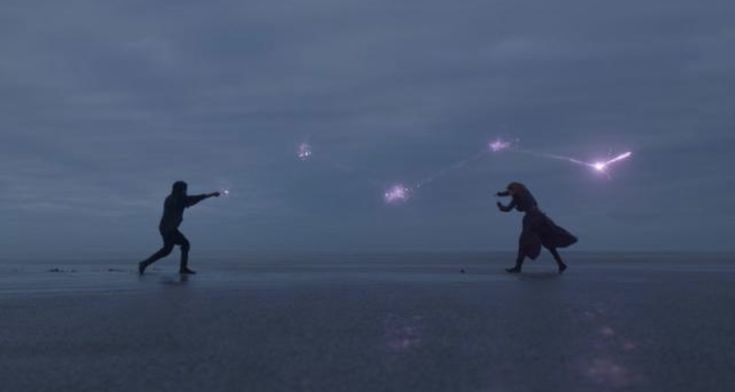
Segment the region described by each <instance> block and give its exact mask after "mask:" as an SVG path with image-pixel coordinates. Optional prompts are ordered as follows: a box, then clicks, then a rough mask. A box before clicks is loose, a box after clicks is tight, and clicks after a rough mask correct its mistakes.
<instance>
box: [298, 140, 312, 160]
mask: <svg viewBox="0 0 735 392" xmlns="http://www.w3.org/2000/svg"><path fill="white" fill-rule="evenodd" d="M297 155H298V157H299V159H301V160H302V161H306V160H308V159H309V158H310V157H311V146H310V145H309V144H308V143H305V142H304V143H301V144H300V145H299V150H298V152H297Z"/></svg>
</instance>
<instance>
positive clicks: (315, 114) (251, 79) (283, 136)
mask: <svg viewBox="0 0 735 392" xmlns="http://www.w3.org/2000/svg"><path fill="white" fill-rule="evenodd" d="M733 20H735V2H733V1H725V0H721V1H703V2H695V1H679V0H636V1H628V0H623V1H596V0H579V1H567V0H563V1H542V0H536V1H525V0H502V1H487V0H482V1H480V0H477V1H475V0H469V1H460V2H452V1H435V0H422V1H404V2H401V1H398V2H397V1H388V0H375V1H364V0H363V1H353V0H339V1H338V0H314V1H302V0H298V1H297V0H286V1H265V0H254V1H247V2H243V1H217V0H215V1H206V2H202V1H155V2H152V1H136V0H133V1H124V2H100V1H91V0H70V1H51V0H49V1H34V0H25V1H16V0H8V1H3V2H2V4H0V217H1V223H0V257H15V256H21V255H22V256H29V255H30V256H33V255H38V256H44V257H47V256H64V257H74V256H75V255H80V254H108V253H110V252H111V253H113V254H126V255H139V256H140V257H141V258H142V257H144V256H146V255H147V254H148V253H150V252H152V251H154V250H155V248H156V247H157V246H158V245H159V243H160V239H159V237H158V233H157V229H156V226H157V223H158V219H159V217H160V213H161V205H162V202H163V198H164V197H165V196H166V195H167V194H168V192H169V190H170V186H171V183H172V182H173V181H175V180H180V179H181V180H186V181H188V182H189V185H190V186H189V190H190V193H198V192H210V191H215V190H219V189H224V188H228V189H230V190H231V195H230V196H229V197H227V198H220V199H214V200H207V201H205V202H203V203H202V204H201V205H198V206H196V207H194V208H192V209H191V210H189V211H187V214H186V217H185V222H184V225H183V226H182V231H184V232H185V233H186V234H187V235H188V236H189V238H190V239H191V241H192V245H193V248H192V249H193V252H194V253H193V254H194V255H197V256H203V255H205V254H206V252H209V251H211V252H214V251H227V252H232V253H234V254H236V253H238V252H246V251H253V250H257V251H268V250H278V251H299V250H330V251H331V250H334V251H341V250H389V251H390V250H402V249H418V250H448V249H487V250H510V249H513V248H514V247H515V245H516V241H517V234H518V230H519V222H520V219H521V215H520V214H518V213H514V214H501V213H500V212H498V211H497V209H496V208H495V197H494V192H496V191H497V190H500V189H501V188H503V187H504V186H505V185H506V184H507V183H508V182H509V181H511V180H518V181H522V182H524V183H526V184H527V185H528V186H529V188H530V189H531V191H532V192H534V194H535V196H536V198H537V199H538V200H539V202H540V204H541V207H542V208H543V209H544V210H545V211H547V212H548V213H549V215H550V216H551V217H552V218H553V219H555V220H556V221H557V223H559V224H560V225H562V226H564V227H566V228H567V229H569V230H570V231H572V232H574V233H575V234H576V235H577V236H578V237H579V238H580V243H579V244H578V245H577V246H575V248H574V249H575V250H611V249H619V250H713V251H730V250H735V241H733V240H732V239H730V237H731V233H732V232H733V224H734V223H735V203H733V196H735V175H733V168H735V153H734V152H735V131H734V130H733V124H734V123H735V110H733V108H735V92H734V91H735V73H734V71H733V69H735V50H733V43H734V42H735V24H733ZM498 136H502V137H505V138H508V139H513V140H515V139H519V141H520V144H521V145H522V146H523V147H524V148H528V149H532V150H536V151H542V152H546V153H552V154H560V155H567V156H572V157H575V158H578V159H581V160H585V161H590V160H594V159H598V158H605V157H609V156H612V155H614V154H619V153H622V152H624V151H628V150H630V151H633V156H632V157H631V159H629V160H627V161H625V162H621V163H620V164H619V165H618V166H616V167H615V168H613V170H612V171H611V178H610V179H607V178H605V177H604V176H601V175H599V174H596V173H594V172H593V171H592V170H587V169H586V168H583V167H580V166H575V165H570V164H568V163H566V162H563V161H553V160H544V159H541V158H534V157H531V156H524V155H518V154H512V153H507V154H499V155H498V154H496V155H493V154H490V153H488V155H487V156H486V157H484V158H482V159H479V160H476V161H473V162H471V163H469V164H467V165H466V166H465V167H463V168H460V169H457V170H453V171H450V172H448V173H447V174H446V175H444V176H442V177H440V178H437V179H436V181H434V182H431V183H429V184H427V185H426V186H424V187H422V188H421V190H420V191H419V192H417V193H416V194H415V195H413V198H412V199H411V200H409V201H408V202H407V203H405V204H402V205H397V206H386V205H385V204H384V203H383V200H382V195H383V192H384V191H385V189H386V188H388V187H389V186H391V185H394V184H397V183H404V184H406V185H409V186H410V185H413V184H415V183H416V182H418V181H420V180H422V179H424V178H426V177H429V176H432V175H433V174H436V173H438V172H439V171H441V170H442V169H444V168H447V167H449V166H451V165H452V164H453V163H455V162H458V161H461V160H463V159H466V158H468V157H470V156H472V155H473V154H477V153H478V152H479V151H481V150H483V149H486V148H487V143H488V142H489V141H490V140H492V139H494V138H495V137H498ZM303 142H308V144H309V145H310V146H311V152H312V155H310V156H309V157H308V158H309V159H308V160H305V161H302V160H301V159H299V157H298V151H299V146H300V144H301V143H303Z"/></svg>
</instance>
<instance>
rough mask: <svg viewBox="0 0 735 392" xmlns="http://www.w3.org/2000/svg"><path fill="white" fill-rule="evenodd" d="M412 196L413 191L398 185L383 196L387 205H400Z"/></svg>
mask: <svg viewBox="0 0 735 392" xmlns="http://www.w3.org/2000/svg"><path fill="white" fill-rule="evenodd" d="M410 196H411V189H410V188H408V187H407V186H405V185H402V184H396V185H393V186H392V187H390V188H388V190H386V191H385V193H384V194H383V200H385V202H386V203H387V204H399V203H403V202H405V201H407V200H408V199H409V197H410Z"/></svg>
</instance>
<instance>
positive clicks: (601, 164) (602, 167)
mask: <svg viewBox="0 0 735 392" xmlns="http://www.w3.org/2000/svg"><path fill="white" fill-rule="evenodd" d="M631 155H633V153H632V152H630V151H628V152H626V153H623V154H620V155H618V156H616V157H615V158H612V159H608V160H607V161H597V162H594V163H590V164H589V166H590V167H592V168H593V169H595V170H596V171H598V172H601V173H604V172H606V171H607V168H608V167H609V166H610V165H611V164H613V163H615V162H620V161H622V160H624V159H628V158H629V157H630V156H631Z"/></svg>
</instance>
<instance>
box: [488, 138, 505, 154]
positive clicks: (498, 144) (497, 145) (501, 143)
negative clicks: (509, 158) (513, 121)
mask: <svg viewBox="0 0 735 392" xmlns="http://www.w3.org/2000/svg"><path fill="white" fill-rule="evenodd" d="M488 146H489V147H490V151H492V152H500V151H503V150H507V149H509V148H510V147H511V143H510V142H506V141H505V140H502V139H495V141H493V142H490V144H488Z"/></svg>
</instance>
